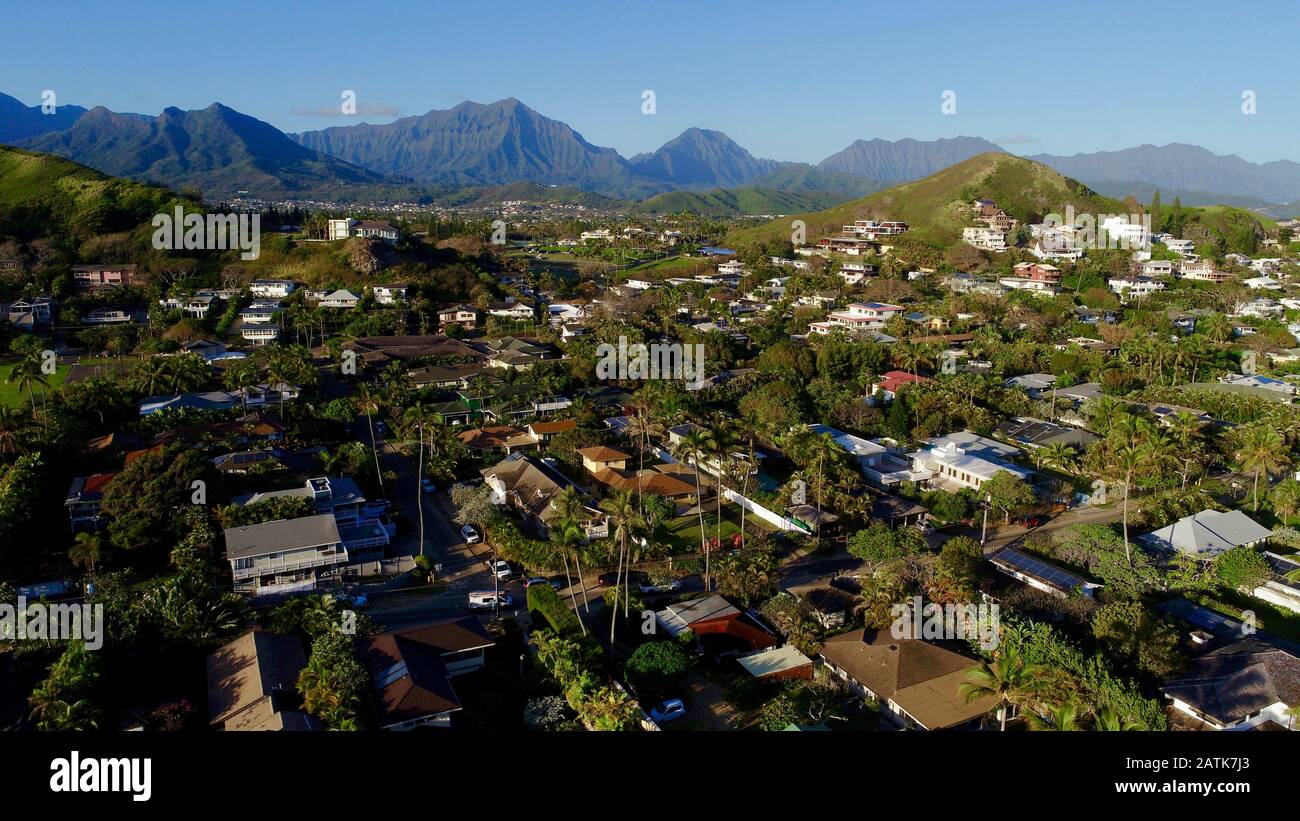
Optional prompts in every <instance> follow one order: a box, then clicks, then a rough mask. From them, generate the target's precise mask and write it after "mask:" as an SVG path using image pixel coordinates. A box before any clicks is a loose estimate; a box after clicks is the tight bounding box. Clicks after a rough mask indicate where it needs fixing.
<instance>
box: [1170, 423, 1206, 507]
mask: <svg viewBox="0 0 1300 821" xmlns="http://www.w3.org/2000/svg"><path fill="white" fill-rule="evenodd" d="M1165 424H1166V425H1167V426H1168V427H1169V435H1170V436H1172V437H1173V438H1174V441H1175V442H1177V443H1178V447H1179V449H1180V450H1181V452H1182V454H1183V455H1182V457H1181V458H1180V459H1179V460H1178V461H1179V462H1180V463H1181V464H1182V466H1183V470H1182V477H1183V478H1182V485H1181V486H1182V487H1183V488H1186V487H1187V468H1188V465H1189V463H1190V462H1191V455H1192V453H1194V452H1195V451H1196V450H1199V448H1196V447H1195V446H1196V445H1197V444H1198V443H1200V442H1201V430H1202V429H1203V428H1204V427H1205V420H1204V419H1201V418H1200V417H1199V416H1197V415H1196V414H1194V413H1192V412H1190V411H1186V410H1180V411H1177V412H1176V413H1174V414H1173V415H1172V416H1169V417H1167V418H1166V419H1165Z"/></svg>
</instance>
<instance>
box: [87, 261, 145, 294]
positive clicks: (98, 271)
mask: <svg viewBox="0 0 1300 821" xmlns="http://www.w3.org/2000/svg"><path fill="white" fill-rule="evenodd" d="M72 284H73V285H74V286H75V287H76V288H77V290H79V291H88V290H97V289H100V288H120V287H123V286H126V285H139V284H140V278H139V275H138V274H137V268H136V266H135V265H74V266H72Z"/></svg>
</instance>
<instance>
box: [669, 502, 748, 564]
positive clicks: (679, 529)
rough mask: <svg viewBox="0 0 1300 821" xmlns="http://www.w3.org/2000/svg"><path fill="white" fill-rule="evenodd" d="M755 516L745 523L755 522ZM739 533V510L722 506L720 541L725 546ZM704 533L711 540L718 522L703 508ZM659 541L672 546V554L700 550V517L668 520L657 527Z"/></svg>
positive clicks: (733, 506) (735, 507)
mask: <svg viewBox="0 0 1300 821" xmlns="http://www.w3.org/2000/svg"><path fill="white" fill-rule="evenodd" d="M756 519H757V517H755V516H746V517H745V523H746V524H748V523H749V522H751V521H756ZM756 524H758V525H762V524H764V523H763V522H762V521H756ZM739 532H740V508H739V507H737V506H736V505H723V507H722V541H723V543H724V544H725V543H726V541H727V540H728V539H730V538H731V536H732V535H734V534H736V533H739ZM704 533H705V535H706V536H707V537H708V538H710V539H712V538H714V537H715V536H717V534H718V522H717V518H716V516H715V513H714V510H713V509H712V508H710V507H707V503H706V507H705V511H704ZM656 535H657V536H658V537H659V539H660V540H662V541H664V542H667V543H669V544H672V545H674V549H673V552H674V553H678V552H682V553H687V552H691V551H697V550H699V549H700V517H699V516H698V515H695V514H692V515H690V516H680V517H678V518H676V519H669V520H668V521H666V522H664V523H663V524H661V525H659V530H658V533H657V534H656Z"/></svg>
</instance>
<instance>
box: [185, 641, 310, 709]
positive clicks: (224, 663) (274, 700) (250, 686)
mask: <svg viewBox="0 0 1300 821" xmlns="http://www.w3.org/2000/svg"><path fill="white" fill-rule="evenodd" d="M306 666H307V657H306V655H305V654H304V653H303V649H302V641H301V640H299V639H298V637H297V636H277V635H273V634H271V633H263V632H260V631H258V630H250V631H248V632H247V633H245V634H244V635H242V636H240V637H239V638H237V639H235V640H234V641H232V642H230V643H229V644H227V645H225V646H224V647H222V648H221V649H219V650H216V651H213V652H212V653H209V654H208V658H207V674H208V723H209V724H210V725H212V727H213V728H214V729H218V730H254V731H256V730H316V729H320V726H319V723H318V722H317V721H316V720H315V719H314V718H312V717H311V716H309V715H307V714H306V713H304V712H303V711H302V710H301V709H299V708H300V706H301V699H300V698H299V696H298V687H297V685H298V674H299V673H301V672H302V669H303V668H304V667H306Z"/></svg>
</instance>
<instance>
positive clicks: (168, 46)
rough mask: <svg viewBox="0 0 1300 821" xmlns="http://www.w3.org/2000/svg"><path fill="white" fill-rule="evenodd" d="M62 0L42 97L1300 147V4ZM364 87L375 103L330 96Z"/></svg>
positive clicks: (758, 140)
mask: <svg viewBox="0 0 1300 821" xmlns="http://www.w3.org/2000/svg"><path fill="white" fill-rule="evenodd" d="M54 5H55V4H51V3H46V4H41V3H35V4H33V3H25V4H15V5H13V6H12V7H11V8H8V9H6V11H5V13H4V15H5V20H6V25H5V33H4V34H3V35H0V91H3V92H5V93H8V94H12V95H13V96H15V97H18V98H19V99H21V100H23V101H24V102H26V103H27V104H29V105H35V104H38V103H39V102H40V95H41V91H42V90H43V89H47V88H48V89H53V90H55V91H56V92H57V94H58V100H59V102H60V103H77V104H80V105H87V106H90V105H106V106H108V107H109V108H111V109H113V110H116V111H136V112H141V113H146V114H156V113H158V112H159V111H160V110H162V109H163V108H164V107H166V106H169V105H174V106H178V107H180V108H187V109H188V108H202V107H204V106H207V105H208V104H210V103H212V102H214V101H220V102H223V103H225V104H227V105H229V106H231V107H232V108H235V109H238V110H240V111H242V112H244V113H247V114H251V115H253V116H255V117H258V118H260V119H263V120H266V121H268V122H270V123H272V124H274V125H275V126H277V127H279V128H281V129H283V130H285V131H303V130H311V129H317V128H324V127H326V126H330V125H342V124H348V123H353V122H359V121H370V122H388V121H390V120H392V119H394V118H395V115H393V114H392V113H389V112H393V111H396V112H398V113H399V114H400V115H402V116H405V115H411V114H421V113H424V112H425V111H428V110H430V109H434V108H450V107H452V106H454V105H456V104H457V103H459V102H462V101H464V100H466V99H470V100H475V101H478V102H491V101H493V100H498V99H502V98H505V97H517V98H519V99H520V100H522V101H524V102H525V103H527V104H528V105H529V106H531V107H533V108H535V109H537V110H538V111H540V112H541V113H543V114H545V115H547V116H550V117H554V118H556V119H559V120H563V121H565V122H567V123H568V124H569V125H571V126H573V127H574V128H575V129H577V130H578V131H579V132H580V133H581V134H582V135H583V136H584V137H586V138H587V139H588V140H589V141H590V142H593V143H595V144H597V145H602V146H609V147H612V148H615V149H617V150H618V151H619V152H620V153H622V154H623V155H625V156H630V155H632V154H634V153H637V152H640V151H648V150H653V149H655V148H657V147H658V146H659V145H661V144H663V143H664V142H666V141H667V140H669V139H671V138H672V137H674V136H675V135H677V134H678V133H680V132H681V131H682V130H683V129H685V128H688V127H690V126H700V127H704V128H716V129H719V130H722V131H725V132H726V133H727V134H729V135H730V136H731V137H732V138H734V139H735V140H736V141H737V142H739V143H740V144H741V145H743V146H745V147H746V148H748V149H749V150H750V151H752V152H753V153H754V154H755V155H758V156H763V157H771V158H773V159H781V160H803V161H808V162H817V161H820V160H821V159H823V158H824V157H826V156H827V155H829V154H832V153H834V152H835V151H838V150H840V149H842V148H844V147H845V146H846V145H848V143H850V142H851V141H852V140H854V139H857V138H859V137H861V138H865V139H869V138H872V137H884V138H887V139H898V138H901V137H916V138H919V139H933V138H936V137H951V136H956V135H958V134H965V135H971V136H981V137H986V138H988V139H991V140H993V141H995V142H998V143H999V144H1001V145H1003V147H1005V148H1007V149H1008V150H1010V151H1014V152H1016V153H1023V154H1034V153H1040V152H1041V153H1053V154H1072V153H1075V152H1080V151H1098V150H1109V149H1118V148H1124V147H1128V146H1131V145H1138V144H1141V143H1155V144H1164V143H1167V142H1188V143H1195V144H1198V145H1203V146H1205V147H1206V148H1209V149H1211V150H1212V151H1215V152H1216V153H1221V154H1228V153H1235V154H1238V155H1240V156H1242V157H1244V158H1246V159H1248V160H1252V161H1255V162H1263V161H1268V160H1275V159H1291V160H1297V161H1300V144H1297V141H1296V135H1297V132H1298V131H1300V129H1298V128H1297V126H1298V125H1300V84H1298V83H1297V82H1296V80H1295V72H1294V60H1293V59H1291V58H1292V55H1293V53H1294V49H1295V48H1296V45H1295V44H1296V39H1297V37H1296V36H1297V34H1298V33H1300V15H1298V14H1297V13H1296V9H1295V8H1294V7H1290V8H1288V7H1287V5H1285V4H1281V3H1276V4H1266V3H1255V2H1235V3H1231V4H1227V3H1223V2H1210V0H1184V1H1183V2H1178V3H1165V2H1138V0H1130V2H1124V3H1121V2H1110V0H1094V2H1086V3H1074V4H1069V5H1068V6H1067V5H1066V4H1053V3H1044V2H1041V1H1040V2H1021V0H1004V2H1002V3H998V4H993V5H989V4H987V3H983V4H981V3H965V2H962V3H945V2H937V1H936V0H913V1H912V2H907V3H894V4H888V3H881V2H864V1H862V0H860V1H859V2H821V3H816V4H808V5H804V6H801V5H800V4H796V3H788V2H785V3H768V2H740V1H739V0H711V1H710V2H703V0H701V1H700V2H676V1H675V0H663V1H662V2H655V3H651V2H636V3H632V2H577V1H576V0H552V1H551V2H532V3H514V2H495V3H476V2H459V3H443V2H384V0H374V1H373V2H370V3H360V4H359V3H355V2H347V3H344V2H337V1H336V0H315V1H314V2H311V3H305V4H293V3H265V2H262V3H253V2H242V0H238V1H236V2H229V1H228V2H221V3H198V2H190V3H178V2H170V3H154V2H144V1H142V2H136V1H135V0H132V2H129V3H125V4H124V3H108V4H105V3H100V2H63V3H59V4H58V8H57V9H55V8H54ZM344 89H352V90H355V91H356V93H357V103H358V106H359V107H360V108H361V110H362V111H363V112H372V113H364V114H363V115H361V116H357V117H355V118H349V117H344V116H342V115H341V114H340V115H333V114H331V115H328V116H326V115H321V114H312V112H313V111H316V110H319V109H337V106H338V105H339V102H340V94H341V93H342V91H343V90H344ZM645 89H651V90H653V91H654V92H655V95H656V108H657V111H656V113H655V114H653V115H649V116H647V115H643V114H642V113H641V94H642V91H643V90H645ZM1246 89H1250V90H1252V91H1254V92H1255V95H1256V101H1257V113H1256V114H1254V115H1253V116H1245V115H1243V114H1242V113H1241V105H1242V97H1241V95H1242V92H1243V90H1246ZM945 90H952V91H954V92H956V104H957V105H956V114H955V115H944V114H942V113H941V111H940V102H941V100H940V98H941V95H942V93H943V92H944V91H945Z"/></svg>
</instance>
